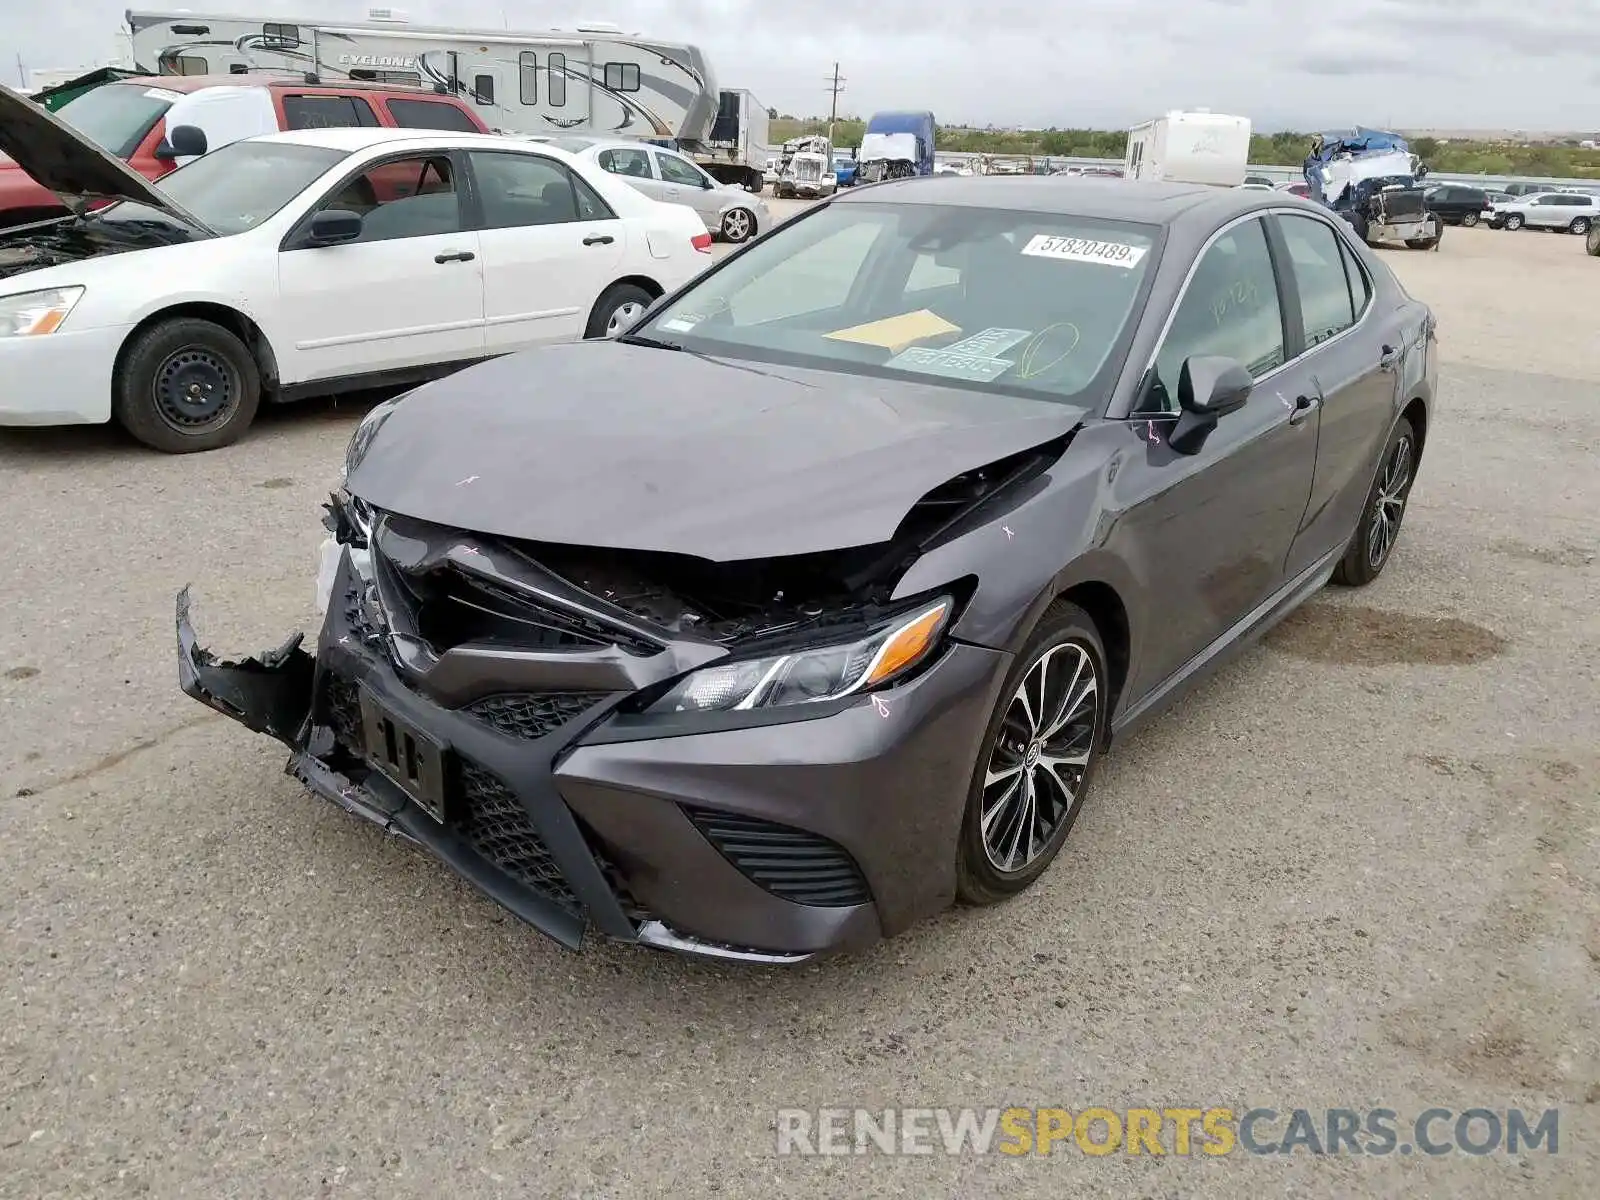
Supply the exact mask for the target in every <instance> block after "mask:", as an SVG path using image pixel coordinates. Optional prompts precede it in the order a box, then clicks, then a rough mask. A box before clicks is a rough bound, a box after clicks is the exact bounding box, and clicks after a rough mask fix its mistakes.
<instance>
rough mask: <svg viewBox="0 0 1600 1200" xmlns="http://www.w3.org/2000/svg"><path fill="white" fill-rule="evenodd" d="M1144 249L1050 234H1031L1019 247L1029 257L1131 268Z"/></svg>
mask: <svg viewBox="0 0 1600 1200" xmlns="http://www.w3.org/2000/svg"><path fill="white" fill-rule="evenodd" d="M1147 251H1148V247H1145V246H1130V245H1128V244H1127V243H1125V242H1102V241H1099V240H1097V239H1095V238H1081V237H1057V236H1055V235H1054V234H1049V233H1040V234H1035V235H1034V236H1033V237H1032V238H1030V239H1029V240H1028V244H1027V245H1026V246H1024V247H1023V248H1022V252H1023V253H1024V254H1027V255H1029V256H1031V257H1033V258H1058V259H1061V260H1062V261H1063V262H1082V263H1099V264H1100V265H1102V266H1106V267H1122V268H1123V269H1124V270H1131V269H1132V268H1134V267H1136V266H1138V265H1139V260H1140V259H1142V258H1143V257H1144V256H1145V254H1146V253H1147Z"/></svg>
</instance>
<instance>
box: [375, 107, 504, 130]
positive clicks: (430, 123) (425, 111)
mask: <svg viewBox="0 0 1600 1200" xmlns="http://www.w3.org/2000/svg"><path fill="white" fill-rule="evenodd" d="M388 106H389V115H390V116H391V117H392V118H394V123H395V124H396V125H398V126H400V127H401V128H402V129H447V130H449V131H451V132H452V133H481V132H483V131H482V130H481V129H479V128H478V127H477V126H476V125H474V124H473V123H472V118H471V117H469V116H468V115H467V114H466V113H465V112H463V111H462V110H461V109H459V108H457V107H456V106H455V105H454V104H445V103H444V102H443V101H440V100H390V101H388Z"/></svg>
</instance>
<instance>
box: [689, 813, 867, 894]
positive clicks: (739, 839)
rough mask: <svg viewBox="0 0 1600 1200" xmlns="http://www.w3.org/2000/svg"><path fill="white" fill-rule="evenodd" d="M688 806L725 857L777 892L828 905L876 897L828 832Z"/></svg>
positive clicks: (707, 835) (704, 832)
mask: <svg viewBox="0 0 1600 1200" xmlns="http://www.w3.org/2000/svg"><path fill="white" fill-rule="evenodd" d="M684 811H685V812H686V813H687V814H688V815H689V819H690V820H691V821H693V822H694V823H695V826H696V827H697V828H698V829H699V830H700V832H701V833H703V834H704V835H705V836H706V838H707V839H708V840H709V841H710V842H711V844H712V845H713V846H715V847H716V848H717V849H718V850H719V851H721V852H722V855H723V857H724V858H726V859H727V860H728V861H729V862H731V863H732V864H733V865H734V866H735V867H737V868H738V869H739V870H740V871H741V872H742V873H743V874H744V875H746V876H747V877H748V878H750V879H751V880H752V881H754V882H755V883H757V884H759V885H761V886H762V887H764V888H765V889H766V890H767V891H769V892H771V893H772V894H773V895H775V896H779V897H782V898H783V899H785V900H792V901H794V902H795V903H796V904H810V905H815V906H818V907H824V908H832V907H840V906H844V905H851V904H865V903H867V902H868V901H869V900H871V899H872V893H871V891H870V890H869V889H868V888H867V881H866V879H865V878H864V877H863V876H862V874H861V869H860V868H859V867H857V866H856V864H855V860H854V859H852V858H851V857H850V854H849V852H848V851H846V850H845V849H844V847H842V846H840V845H838V844H837V843H835V842H831V841H829V840H828V839H827V838H825V837H822V836H820V835H818V834H815V833H807V832H806V831H805V830H803V829H793V828H791V827H789V826H787V825H779V824H777V823H776V822H773V821H765V820H762V819H761V818H760V817H751V816H746V815H744V814H738V813H727V812H716V811H713V810H711V809H704V808H690V807H688V806H685V807H684Z"/></svg>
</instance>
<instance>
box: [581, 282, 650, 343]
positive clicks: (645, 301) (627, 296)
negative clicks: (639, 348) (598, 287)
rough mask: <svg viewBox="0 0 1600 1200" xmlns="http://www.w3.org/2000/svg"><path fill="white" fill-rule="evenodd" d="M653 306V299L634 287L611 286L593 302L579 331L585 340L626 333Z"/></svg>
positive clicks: (621, 284) (623, 284)
mask: <svg viewBox="0 0 1600 1200" xmlns="http://www.w3.org/2000/svg"><path fill="white" fill-rule="evenodd" d="M655 302H656V298H655V297H654V296H653V295H651V294H650V293H649V292H647V291H645V289H644V288H642V287H640V286H639V285H638V284H636V283H614V284H612V285H611V286H610V287H608V288H607V289H606V290H605V291H604V292H603V293H601V295H600V299H598V300H596V301H595V302H594V311H593V312H591V313H590V314H589V323H588V325H587V326H586V327H585V328H584V331H583V336H584V338H585V340H588V339H590V338H605V337H616V336H617V335H618V334H619V333H627V332H628V330H630V329H632V328H633V327H634V326H635V325H636V324H638V321H639V318H640V317H642V316H644V312H645V309H647V308H649V307H650V306H651V305H652V304H654V303H655Z"/></svg>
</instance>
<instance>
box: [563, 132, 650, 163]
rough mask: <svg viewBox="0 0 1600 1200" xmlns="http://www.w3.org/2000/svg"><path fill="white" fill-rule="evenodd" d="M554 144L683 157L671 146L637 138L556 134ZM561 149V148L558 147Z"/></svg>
mask: <svg viewBox="0 0 1600 1200" xmlns="http://www.w3.org/2000/svg"><path fill="white" fill-rule="evenodd" d="M549 140H550V141H552V142H586V143H588V144H587V145H586V146H584V149H585V150H664V151H666V152H667V153H668V154H678V155H679V157H680V158H681V157H682V155H681V154H679V152H678V151H676V150H674V149H673V148H672V147H671V146H656V145H652V144H651V143H649V142H644V141H640V140H638V139H636V138H633V139H630V138H608V137H597V136H596V135H594V134H590V133H567V134H560V133H558V134H555V135H554V136H552V137H551V138H550V139H549ZM557 148H558V149H559V147H557Z"/></svg>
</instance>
